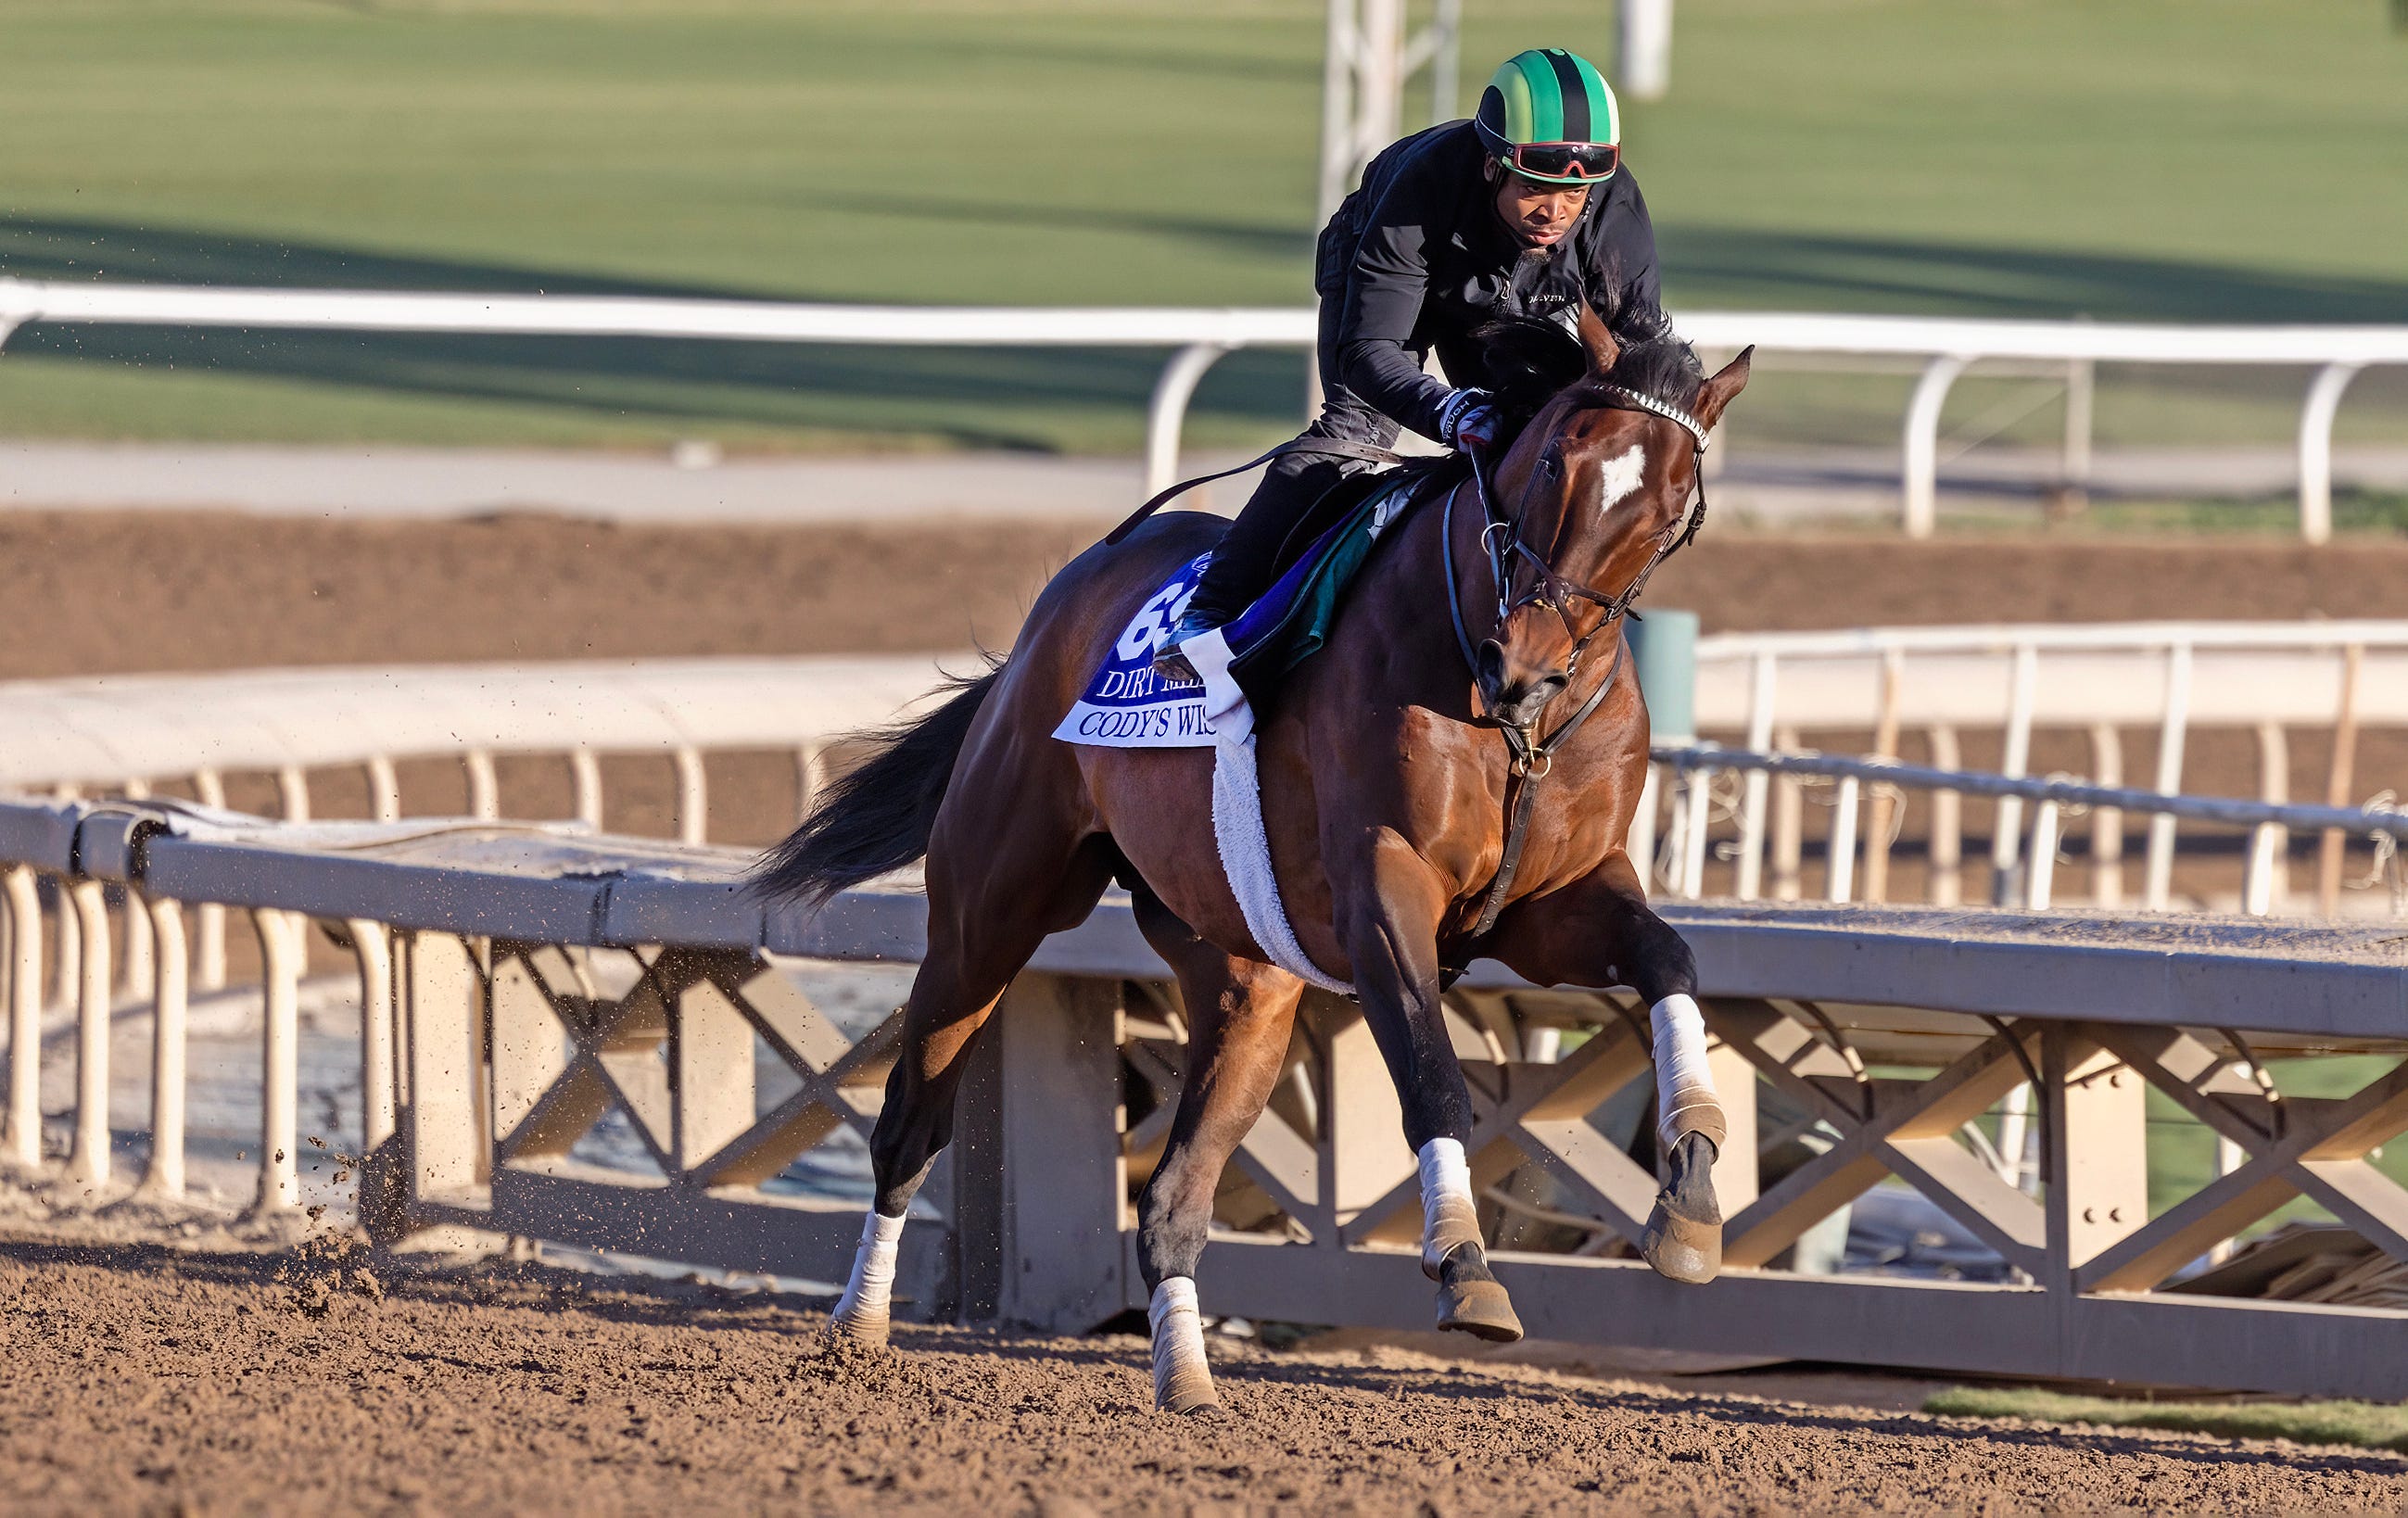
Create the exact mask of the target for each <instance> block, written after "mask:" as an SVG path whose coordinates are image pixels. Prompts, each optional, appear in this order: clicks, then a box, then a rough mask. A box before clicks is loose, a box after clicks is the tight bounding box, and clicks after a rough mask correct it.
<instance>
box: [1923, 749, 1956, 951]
mask: <svg viewBox="0 0 2408 1518" xmlns="http://www.w3.org/2000/svg"><path fill="white" fill-rule="evenodd" d="M1928 738H1929V739H1930V743H1931V766H1932V767H1933V768H1934V769H1962V768H1963V767H1964V754H1963V752H1962V751H1961V750H1959V749H1958V747H1957V729H1955V728H1954V727H1949V726H1946V725H1942V726H1938V727H1934V728H1932V729H1931V730H1930V732H1929V734H1928ZM1930 860H1931V880H1930V883H1929V885H1928V887H1927V888H1926V890H1925V892H1924V895H1926V897H1928V899H1929V900H1930V902H1931V904H1932V905H1933V906H1935V907H1954V906H1956V905H1957V902H1958V901H1959V900H1960V899H1961V898H1962V896H1963V895H1964V889H1965V884H1964V876H1963V873H1962V871H1963V868H1964V861H1965V798H1964V797H1963V796H1961V795H1958V794H1957V793H1956V792H1955V791H1934V792H1932V793H1931V854H1930Z"/></svg>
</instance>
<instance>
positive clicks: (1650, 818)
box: [1630, 744, 2408, 917]
mask: <svg viewBox="0 0 2408 1518" xmlns="http://www.w3.org/2000/svg"><path fill="white" fill-rule="evenodd" d="M1652 757H1653V760H1654V764H1655V766H1662V768H1663V769H1665V770H1668V771H1670V772H1671V773H1674V774H1677V775H1680V776H1682V777H1684V786H1683V794H1682V795H1681V796H1680V797H1679V798H1678V800H1677V801H1676V804H1675V806H1674V809H1673V816H1674V818H1675V821H1674V823H1673V832H1672V837H1671V838H1670V858H1671V861H1672V867H1671V868H1670V869H1669V870H1665V869H1659V870H1658V871H1657V875H1656V878H1657V879H1658V880H1660V881H1666V882H1667V883H1668V884H1669V885H1670V888H1671V889H1672V891H1673V892H1674V893H1675V894H1676V895H1685V896H1690V897H1695V896H1697V895H1699V892H1700V889H1701V884H1702V875H1703V870H1704V861H1705V855H1706V851H1707V835H1708V831H1709V828H1710V826H1711V823H1712V818H1713V807H1712V805H1711V803H1710V800H1709V798H1708V796H1707V793H1706V790H1705V787H1706V785H1707V783H1708V782H1709V781H1710V780H1712V778H1713V776H1714V775H1716V774H1719V773H1723V772H1728V771H1736V772H1738V773H1741V774H1744V775H1748V776H1751V777H1754V776H1759V775H1764V776H1771V775H1782V776H1814V777H1817V778H1819V779H1825V780H1836V781H1838V782H1839V783H1838V786H1837V791H1838V796H1837V799H1836V802H1835V804H1834V805H1833V807H1832V810H1831V834H1830V844H1829V854H1828V865H1827V869H1826V877H1825V879H1826V894H1827V895H1828V899H1829V900H1831V901H1832V902H1835V903H1844V902H1846V901H1848V900H1849V899H1850V898H1851V897H1852V896H1853V895H1855V893H1856V857H1857V852H1858V848H1859V837H1858V835H1859V827H1858V817H1859V813H1860V810H1861V804H1862V798H1863V795H1864V792H1865V790H1866V788H1867V787H1868V786H1887V787H1891V788H1894V789H1898V790H1907V791H1921V792H1925V793H1928V794H1931V795H1945V796H1951V797H1962V796H1969V795H1971V796H1987V797H1992V798H1996V799H1999V800H2000V801H2002V802H2006V803H2009V804H2010V805H2008V806H2004V807H2002V808H2001V809H2000V819H1999V827H1998V834H1999V837H2000V840H2001V841H2002V842H2003V843H2005V844H2006V851H2005V853H2004V856H2003V858H2002V859H2000V860H1998V863H1999V866H2000V877H1999V880H2000V893H1999V900H2000V905H2008V904H2013V905H2019V906H2024V907H2029V908H2045V907H2048V906H2050V905H2052V896H2053V895H2054V892H2055V880H2056V866H2057V848H2058V844H2059V843H2060V841H2061V840H2062V838H2063V823H2062V817H2063V813H2064V812H2065V811H2066V810H2067V809H2071V808H2088V809H2093V810H2094V811H2096V812H2098V813H2100V814H2101V815H2102V817H2103V818H2104V819H2106V822H2105V823H2104V824H2103V825H2106V826H2108V827H2111V828H2115V829H2120V826H2121V823H2120V814H2122V813H2124V812H2136V813H2139V814H2141V815H2143V816H2145V817H2148V818H2150V819H2151V827H2152V831H2153V833H2154V831H2155V830H2156V828H2157V819H2163V820H2164V821H2165V823H2167V824H2168V826H2169V830H2170V829H2171V824H2172V823H2176V822H2178V821H2183V820H2187V821H2190V822H2198V823H2221V824H2223V825H2226V826H2231V827H2245V828H2248V829H2250V830H2251V840H2250V847H2249V850H2248V852H2247V853H2246V854H2245V855H2244V862H2243V866H2242V882H2241V903H2242V910H2243V911H2244V912H2246V913H2247V914H2248V915H2250V916H2252V917H2263V916H2265V915H2267V914H2268V913H2269V912H2271V911H2272V909H2273V907H2274V887H2273V880H2274V864H2275V860H2276V859H2277V858H2278V857H2279V856H2280V855H2281V853H2282V852H2283V851H2284V849H2285V848H2286V840H2287V838H2288V836H2289V834H2291V833H2292V832H2294V831H2298V832H2314V833H2321V834H2323V835H2325V837H2327V838H2335V839H2339V838H2374V839H2377V840H2387V841H2381V842H2379V845H2378V846H2379V848H2380V850H2381V852H2383V854H2384V855H2385V856H2386V858H2391V859H2396V858H2397V856H2398V852H2399V846H2400V840H2401V839H2402V838H2408V812H2402V811H2400V810H2397V809H2368V808H2352V807H2315V806H2299V805H2286V804H2283V803H2277V802H2268V801H2250V800H2245V799H2242V798H2239V797H2230V796H2194V795H2161V794H2159V793H2157V792H2155V791H2139V790H2132V789H2129V788H2128V787H2124V786H2111V785H2094V784H2091V783H2090V782H2088V781H2086V780H2073V779H2068V778H2062V777H2049V778H2046V779H2042V778H2037V777H2014V776H2006V775H1992V774H1985V773H1982V772H1980V771H1975V770H1961V769H1933V768H1929V767H1927V766H1917V765H1902V764H1899V763H1897V762H1896V761H1894V760H1886V759H1863V758H1849V757H1844V756H1842V755H1838V754H1825V753H1751V752H1747V751H1745V750H1736V749H1725V748H1721V747H1718V746H1715V745H1713V744H1700V745H1695V746H1680V747H1666V746H1658V747H1657V748H1656V749H1655V750H1654V752H1653V755H1652ZM1648 783H1649V786H1650V788H1651V790H1652V788H1653V787H1655V786H1656V784H1658V783H1659V782H1658V781H1657V780H1656V772H1655V769H1654V768H1653V767H1651V769H1650V772H1649V776H1648ZM1760 789H1761V788H1760V787H1751V794H1754V793H1755V792H1756V791H1758V790H1760ZM1654 801H1655V798H1654V796H1653V795H1648V796H1646V797H1644V798H1643V799H1642V800H1641V805H1640V811H1641V822H1642V823H1643V825H1644V827H1645V829H1646V831H1645V832H1643V833H1642V832H1641V826H1640V825H1639V824H1634V827H1633V834H1634V837H1633V838H1632V839H1631V843H1630V852H1631V855H1632V856H1633V857H1634V858H1639V859H1654V858H1656V838H1655V836H1654V832H1653V829H1654V827H1655V825H1656V815H1655V813H1656V808H1655V805H1654ZM2024 802H2032V803H2036V805H2035V806H2034V807H2033V810H2032V821H2031V831H2030V835H2029V850H2028V852H2020V853H2019V852H2017V850H2016V848H2015V843H2016V841H2017V840H2016V839H2015V838H2014V835H2015V833H2016V831H2017V828H2018V825H2019V823H2020V822H2021V817H2020V815H2019V813H2020V808H2021V804H2022V803H2024ZM1793 814H1794V813H1793ZM1742 823H1743V825H1742V829H1741V838H1740V842H1739V849H1740V854H1739V870H1738V873H1739V876H1740V879H1741V880H1742V881H1760V880H1761V879H1762V876H1763V851H1764V847H1765V835H1764V829H1763V828H1762V827H1761V826H1760V825H1758V826H1755V827H1748V826H1745V825H1744V818H1742ZM1883 831H1884V830H1883V829H1881V828H1878V827H1877V828H1873V829H1871V830H1870V836H1869V837H1866V838H1864V839H1863V848H1864V850H1865V852H1867V854H1868V855H1869V856H1870V855H1872V854H1874V853H1877V852H1886V851H1887V849H1888V847H1889V845H1888V840H1887V838H1885V837H1884V836H1883ZM2118 836H2120V833H2119V834H2118ZM1952 841H1953V840H1952ZM1773 847H1774V849H1775V852H1777V853H1779V854H1781V855H1782V856H1783V860H1784V864H1785V870H1786V874H1787V877H1788V878H1789V879H1790V880H1792V881H1794V880H1795V878H1796V859H1797V854H1798V852H1799V839H1798V838H1797V837H1796V836H1795V834H1794V833H1792V834H1788V835H1787V836H1785V837H1783V838H1777V839H1776V840H1775V841H1774V845H1773ZM1934 852H1935V853H1938V852H1941V850H1940V848H1938V847H1935V850H1934ZM1751 854H1753V857H1752V858H1751ZM1751 895H1752V894H1751V893H1746V892H1742V899H1750V898H1751ZM2399 910H2400V908H2399V906H2398V904H2397V902H2396V901H2395V912H2396V911H2399Z"/></svg>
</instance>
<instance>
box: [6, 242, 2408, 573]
mask: <svg viewBox="0 0 2408 1518" xmlns="http://www.w3.org/2000/svg"><path fill="white" fill-rule="evenodd" d="M26 322H106V323H118V324H129V325H144V326H208V327H263V328H318V329H333V330H340V331H351V332H452V333H477V332H481V333H498V334H520V335H546V336H558V337H578V336H583V337H683V338H701V339H709V340H722V341H747V342H811V343H854V344H865V345H887V344H910V345H916V346H943V347H954V346H958V347H987V346H1003V347H1117V348H1171V349H1175V350H1176V351H1175V352H1174V353H1173V355H1172V357H1171V358H1170V360H1169V362H1168V364H1167V365H1165V366H1164V368H1163V371H1162V374H1161V377H1160V378H1159V379H1158V380H1156V381H1155V383H1154V396H1153V400H1152V402H1151V404H1150V407H1149V414H1148V421H1147V432H1146V487H1145V488H1146V490H1147V491H1148V492H1149V493H1151V492H1153V491H1156V490H1159V489H1161V488H1162V487H1163V486H1165V485H1168V484H1169V483H1170V482H1171V481H1172V480H1175V479H1177V478H1178V469H1179V436H1180V431H1181V428H1182V425H1183V419H1184V417H1185V415H1186V410H1187V404H1188V401H1189V400H1190V399H1191V398H1192V397H1193V395H1194V394H1195V391H1196V386H1197V382H1198V381H1200V380H1202V379H1203V377H1204V375H1205V372H1206V371H1207V370H1209V369H1210V368H1211V366H1212V365H1213V364H1215V363H1216V362H1218V361H1219V360H1220V359H1221V358H1222V357H1224V356H1225V355H1226V354H1228V353H1230V352H1233V351H1237V350H1238V349H1240V348H1301V349H1310V348H1311V347H1312V343H1313V341H1314V327H1315V318H1314V314H1313V313H1312V311H1311V310H1309V309H1275V308H1227V309H1219V310H1192V309H1189V310H1183V309H1175V308H1053V309H1045V308H996V307H956V308H942V307H902V306H820V305H800V304H788V303H781V302H773V301H757V302H756V301H724V300H673V299H663V298H652V297H641V296H616V295H524V294H442V293H433V292H407V291H390V292H389V291H337V290H246V289H205V288H194V287H187V286H175V285H116V284H83V283H63V282H59V281H43V280H30V279H0V343H5V342H6V341H7V336H8V334H9V333H10V332H11V331H13V330H14V329H15V328H17V327H19V326H21V325H23V324H24V323H26ZM1679 324H1680V327H1681V329H1682V331H1683V333H1684V335H1685V336H1686V337H1688V338H1689V339H1690V340H1691V341H1693V342H1696V343H1698V344H1699V345H1700V346H1703V347H1708V348H1714V349H1726V350H1733V351H1735V350H1737V349H1739V348H1742V347H1745V346H1748V345H1751V344H1752V345H1754V346H1756V348H1757V349H1758V350H1759V351H1767V352H1788V353H1805V354H1817V355H1832V356H1842V357H1860V358H1862V357H1889V358H1919V359H1924V360H1926V361H1927V362H1926V365H1925V367H1924V370H1923V375H1922V378H1921V379H1920V380H1918V381H1917V382H1916V385H1915V388H1914V394H1913V396H1912V398H1911V399H1910V400H1909V402H1908V404H1907V410H1906V421H1905V426H1904V436H1903V449H1904V465H1903V471H1902V475H1903V478H1902V484H1901V494H1902V497H1903V505H1902V510H1901V517H1902V521H1903V523H1904V525H1905V528H1906V531H1907V533H1908V535H1909V536H1910V537H1928V536H1929V534H1930V533H1931V531H1932V528H1933V525H1934V520H1935V518H1934V499H1935V493H1936V489H1937V480H1938V474H1939V430H1940V415H1941V410H1942V407H1943V406H1944V405H1945V404H1946V401H1947V398H1948V393H1949V390H1950V389H1951V388H1952V387H1953V386H1954V385H1955V384H1956V382H1957V380H1958V379H1960V378H1962V377H1963V375H1964V374H1965V373H1966V371H1967V370H1968V369H1970V368H1971V367H1972V366H1973V365H1976V364H1978V363H1981V362H1984V361H1985V360H1987V361H2013V362H2017V363H2027V364H2028V363H2030V362H2034V361H2042V362H2062V363H2064V364H2066V365H2070V366H2071V367H2070V374H2071V376H2072V379H2071V381H2070V382H2071V383H2072V384H2073V386H2074V388H2075V389H2076V390H2078V391H2079V392H2080V393H2081V394H2087V389H2088V380H2087V378H2086V377H2087V375H2088V373H2089V367H2090V366H2091V365H2097V364H2100V363H2119V364H2151V365H2159V364H2162V365H2314V366H2315V368H2316V378H2315V380H2314V382H2312V383H2311V384H2310V386H2309V387H2308V392H2307V396H2306V399H2305V400H2304V402H2303V403H2302V406H2301V408H2300V427H2299V456H2300V536H2302V537H2305V538H2306V539H2307V540H2308V541H2309V542H2312V543H2321V542H2324V541H2326V540H2327V539H2328V538H2329V537H2330V536H2331V533H2332V423H2333V417H2334V415H2335V413H2336V412H2337V411H2338V410H2339V408H2340V406H2341V400H2342V396H2343V393H2344V392H2346V390H2347V389H2348V387H2349V383H2350V381H2351V380H2353V379H2355V378H2356V377H2357V376H2358V373H2359V372H2360V371H2361V370H2363V369H2365V368H2366V367H2368V366H2369V365H2377V364H2408V326H2204V325H2202V326H2182V327H2175V326H2155V325H2146V324H2141V323H2135V322H2021V321H1994V320H1974V319H1963V318H1934V317H1907V316H1846V315H1823V314H1819V313H1796V312H1762V313H1757V312H1731V311H1698V312H1690V313H1687V314H1685V315H1684V316H1682V317H1681V318H1680V319H1679ZM2080 409H2081V410H2082V411H2083V412H2085V413H2086V409H2087V408H2086V406H2085V407H2083V408H2080ZM2075 430H2076V429H2074V428H2071V427H2070V428H2069V437H2068V442H2069V452H2070V453H2078V454H2081V455H2085V456H2086V454H2087V451H2088V446H2089V444H2088V436H2087V422H2086V420H2085V421H2084V422H2083V423H2082V426H2081V427H2080V429H2079V430H2080V433H2081V436H2080V437H2079V438H2078V439H2077V438H2076V437H2074V432H2075Z"/></svg>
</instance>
